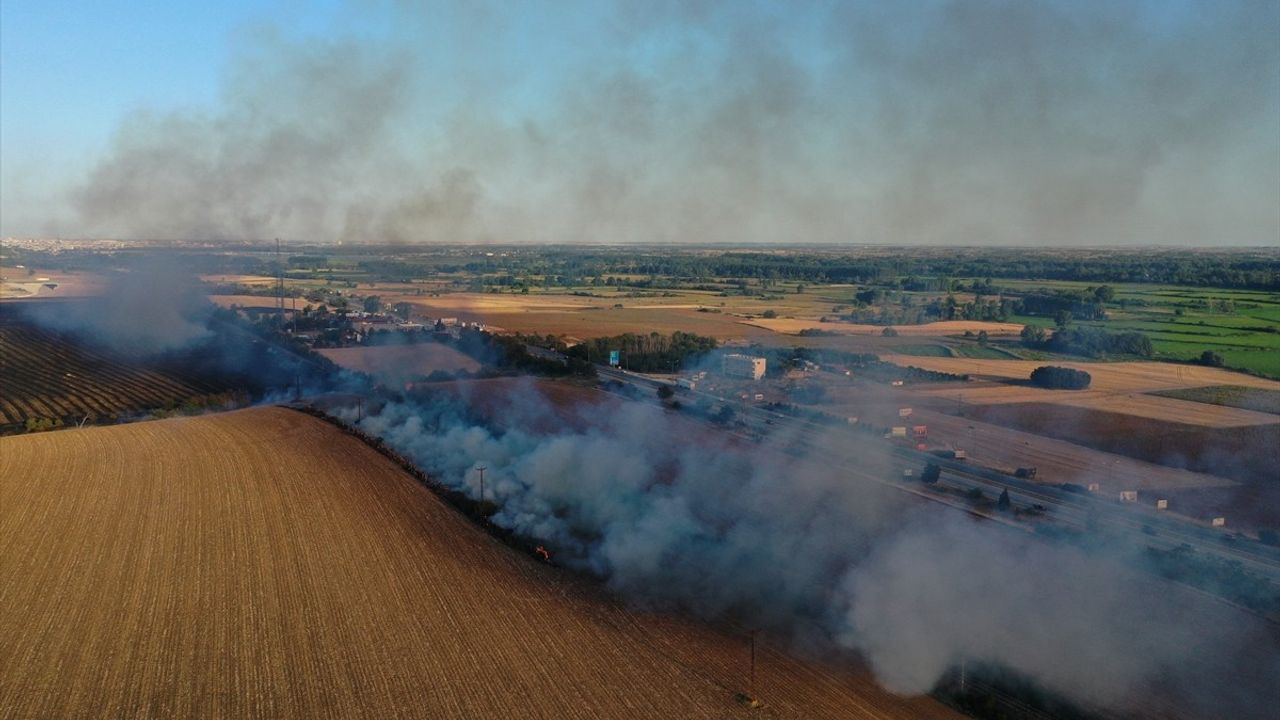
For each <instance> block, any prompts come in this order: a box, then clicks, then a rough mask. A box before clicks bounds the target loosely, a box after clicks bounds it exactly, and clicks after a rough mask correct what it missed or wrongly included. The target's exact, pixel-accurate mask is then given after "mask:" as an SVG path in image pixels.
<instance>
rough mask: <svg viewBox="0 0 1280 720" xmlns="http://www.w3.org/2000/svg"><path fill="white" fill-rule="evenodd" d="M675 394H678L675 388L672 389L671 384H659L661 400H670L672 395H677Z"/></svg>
mask: <svg viewBox="0 0 1280 720" xmlns="http://www.w3.org/2000/svg"><path fill="white" fill-rule="evenodd" d="M675 394H676V391H675V390H672V389H671V386H670V385H659V386H658V399H659V400H669V399H670V398H671V396H672V395H675Z"/></svg>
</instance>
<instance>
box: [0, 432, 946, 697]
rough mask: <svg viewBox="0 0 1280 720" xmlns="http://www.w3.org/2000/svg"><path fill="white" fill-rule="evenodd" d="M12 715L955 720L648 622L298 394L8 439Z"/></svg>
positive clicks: (682, 626) (4, 593) (3, 547)
mask: <svg viewBox="0 0 1280 720" xmlns="http://www.w3.org/2000/svg"><path fill="white" fill-rule="evenodd" d="M0 493H2V496H0V562H2V563H3V567H4V569H5V581H4V582H3V583H0V607H3V608H4V612H3V613H2V614H0V637H3V638H4V642H3V643H2V644H0V716H3V717H13V718H26V717H248V716H253V717H300V718H301V717H342V718H348V717H369V718H385V717H406V716H415V717H432V718H442V717H447V718H477V717H545V718H599V717H628V718H632V717H682V718H686V717H707V718H710V717H735V716H743V717H747V716H751V717H804V718H814V717H841V718H915V717H931V718H946V717H952V716H953V714H952V713H950V712H949V711H947V710H946V709H945V708H942V707H940V706H938V705H937V704H935V703H933V702H932V701H930V700H928V699H916V700H903V699H900V698H896V697H894V696H891V695H889V694H887V693H885V692H884V691H882V690H880V689H878V688H876V687H875V686H874V684H873V683H872V682H871V680H870V679H869V678H868V677H867V676H866V675H865V674H863V673H859V672H855V671H842V672H834V671H831V670H829V669H825V668H823V667H819V666H816V665H813V664H807V663H801V662H799V661H797V660H795V659H792V658H790V657H789V656H787V655H785V654H783V653H781V652H778V651H776V650H774V649H772V648H768V649H765V650H764V651H763V652H762V653H761V656H760V661H759V666H758V670H757V694H758V695H759V696H760V697H762V698H763V699H764V701H765V702H766V703H767V705H766V707H765V708H763V709H762V710H750V709H748V708H746V707H745V706H744V705H742V704H741V703H740V702H738V701H737V700H736V699H735V695H736V694H737V693H738V692H742V691H744V690H745V689H746V683H747V677H746V676H747V667H748V666H747V663H748V650H747V644H746V641H745V639H744V638H743V637H740V636H737V635H735V634H733V633H728V632H721V631H717V630H712V629H709V628H707V627H705V626H702V625H696V624H693V623H690V622H687V621H684V620H681V619H678V618H673V617H668V616H656V615H648V614H638V613H636V612H632V611H629V610H627V609H625V608H623V607H621V606H620V605H618V604H617V603H616V602H614V601H612V600H611V599H609V598H608V597H606V596H604V595H603V593H602V592H601V591H600V590H599V589H598V588H597V587H596V586H595V585H594V584H592V583H590V582H588V581H585V580H582V579H578V578H576V577H573V576H570V575H568V574H567V573H565V572H564V571H562V570H558V569H556V568H554V567H551V566H549V565H546V564H543V563H541V562H539V561H538V560H537V559H535V558H533V557H531V556H528V555H525V554H524V553H522V552H519V551H517V550H514V549H512V548H509V547H507V546H505V545H502V544H500V543H499V542H498V541H497V540H494V539H493V538H491V537H489V536H488V535H486V534H484V533H483V532H482V531H481V530H480V529H478V528H477V527H476V526H474V525H472V524H471V523H470V522H469V521H468V520H466V519H465V518H464V517H462V516H461V515H460V514H458V513H456V512H455V511H454V510H452V509H451V508H449V507H448V506H447V505H445V504H444V503H443V502H442V501H440V500H439V499H438V498H437V497H436V496H435V495H433V494H432V493H431V492H429V491H428V490H427V489H425V488H424V487H423V486H421V485H419V484H417V483H416V482H415V481H414V480H413V479H412V478H411V477H409V476H408V475H407V474H405V473H404V472H403V471H402V470H400V469H399V468H398V467H397V466H395V465H394V464H393V463H392V462H391V461H389V460H387V459H386V458H384V457H383V456H381V455H380V454H378V453H376V452H375V451H374V450H372V449H370V448H369V447H367V446H366V445H364V444H363V443H362V442H360V441H359V440H357V439H355V438H353V437H350V436H348V435H346V434H344V433H343V432H342V431H340V430H339V429H337V428H335V427H333V426H331V425H328V424H326V423H324V422H322V421H319V420H317V419H314V418H312V417H309V416H306V415H303V414H301V413H295V412H293V411H290V410H285V409H279V408H260V409H253V410H243V411H238V412H232V413H224V414H220V415H211V416H204V417H199V418H175V419H170V420H163V421H155V422H146V423H137V424H132V425H123V426H114V427H102V428H86V429H79V430H65V431H61V432H55V433H44V434H36V435H24V436H15V437H7V438H2V439H0Z"/></svg>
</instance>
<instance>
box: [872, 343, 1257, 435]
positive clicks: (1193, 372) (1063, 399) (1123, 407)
mask: <svg viewBox="0 0 1280 720" xmlns="http://www.w3.org/2000/svg"><path fill="white" fill-rule="evenodd" d="M884 359H885V360H888V361H889V362H892V363H895V364H898V365H915V366H916V367H922V368H925V369H927V370H939V371H942V372H951V373H967V374H969V375H971V376H972V377H973V379H974V380H978V381H980V382H973V383H969V384H966V385H953V386H943V385H938V386H934V387H931V388H928V389H922V390H919V391H918V392H920V393H923V394H925V395H930V396H935V397H940V398H948V399H951V400H959V399H963V401H964V402H965V403H968V404H971V405H1001V404H1009V403H1033V402H1034V403H1052V404H1055V405H1069V406H1073V407H1081V408H1090V409H1096V410H1105V411H1107V412H1113V413H1120V414H1124V415H1133V416H1136V417H1143V418H1150V419H1153V420H1168V421H1174V422H1182V423H1187V424H1190V425H1202V426H1204V427H1243V426H1247V425H1267V424H1271V423H1274V422H1276V416H1275V415H1272V414H1268V413H1264V412H1258V411H1255V410H1245V409H1242V408H1235V407H1227V406H1224V405H1212V404H1209V403H1202V402H1194V401H1192V400H1182V399H1178V398H1173V397H1167V396H1163V395H1149V394H1146V393H1152V392H1160V391H1165V390H1172V389H1179V388H1190V387H1203V386H1208V385H1225V384H1228V383H1234V384H1236V385H1240V386H1247V387H1251V388H1261V389H1270V390H1275V389H1280V383H1278V382H1276V381H1274V380H1266V379H1263V378H1256V377H1253V376H1250V375H1244V374H1241V373H1233V372H1230V371H1227V370H1219V369H1216V368H1207V367H1197V366H1188V365H1172V364H1168V363H1156V362H1116V363H1103V362H1099V363H1084V362H1059V361H1052V362H1042V361H1034V360H982V359H974V358H936V357H916V356H908V355H886V356H884ZM1043 365H1059V366H1064V367H1071V368H1076V369H1079V370H1084V371H1085V372H1087V373H1089V375H1090V376H1092V378H1093V381H1092V383H1091V384H1090V386H1089V389H1088V390H1069V391H1068V390H1046V389H1044V388H1039V387H1035V386H1033V385H1031V384H1030V383H1029V382H1028V381H1027V379H1028V378H1029V377H1030V376H1031V371H1032V370H1035V369H1036V368H1038V367H1041V366H1043ZM983 381H985V382H983Z"/></svg>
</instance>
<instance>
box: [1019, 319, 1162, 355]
mask: <svg viewBox="0 0 1280 720" xmlns="http://www.w3.org/2000/svg"><path fill="white" fill-rule="evenodd" d="M1021 337H1022V344H1023V345H1025V346H1026V347H1029V348H1033V349H1036V350H1049V351H1052V352H1059V353H1065V354H1067V355H1083V356H1085V357H1101V356H1103V355H1138V356H1141V357H1151V355H1153V354H1154V353H1155V348H1154V347H1153V346H1152V344H1151V338H1149V337H1147V336H1146V335H1144V334H1142V333H1140V332H1137V331H1135V330H1127V331H1124V332H1108V331H1106V330H1102V329H1099V328H1094V327H1087V326H1083V327H1059V328H1058V329H1056V330H1054V331H1053V334H1052V335H1049V334H1048V333H1047V332H1046V331H1045V329H1044V328H1042V327H1039V326H1036V325H1026V326H1024V327H1023V328H1022V334H1021Z"/></svg>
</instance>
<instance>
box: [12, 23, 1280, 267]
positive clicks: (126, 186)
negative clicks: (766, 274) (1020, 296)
mask: <svg viewBox="0 0 1280 720" xmlns="http://www.w3.org/2000/svg"><path fill="white" fill-rule="evenodd" d="M1278 21H1280V3H1275V2H1265V1H1264V2H1253V3H1251V2H1249V1H1248V0H1240V1H1239V2H1235V1H1234V0H1223V2H1214V1H1211V0H1168V1H1164V0H1160V1H1156V0H1144V1H1142V2H1133V3H1117V2H1111V1H1110V0H1079V1H1075V0H1045V1H1044V2H1030V1H1028V2H1016V3H1003V2H995V1H994V0H993V1H984V0H972V1H970V2H951V1H949V0H921V2H919V3H910V4H907V3H901V2H883V3H878V2H870V1H868V2H835V1H834V0H814V1H813V2H773V1H771V0H741V1H733V2H714V1H711V2H702V3H695V2H678V1H675V0H671V1H665V0H655V1H654V2H628V1H626V0H620V1H616V2H604V1H600V2H597V1H594V0H566V2H509V3H508V2H497V1H487V0H469V1H462V0H459V1H457V2H449V1H446V0H440V1H437V2H423V3H417V2H410V3H406V2H397V1H396V0H318V1H316V2H304V1H302V0H280V1H278V2H270V1H268V2H245V1H244V0H228V1H226V2H216V3H210V2H201V3H195V2H168V3H138V2H122V1H119V0H104V1H102V2H66V1H65V0H46V1H43V2H35V1H33V0H5V2H3V3H2V4H0V233H2V234H13V235H37V234H44V233H56V234H64V235H69V236H79V235H91V234H114V235H139V236H151V235H156V234H211V235H216V236H237V235H253V234H256V233H265V234H269V235H274V234H285V235H290V234H297V235H308V236H312V235H315V236H323V237H326V238H329V239H336V238H337V237H338V236H340V235H343V234H344V233H345V234H347V235H353V234H354V235H358V236H361V237H366V236H367V237H369V238H370V239H373V236H374V235H379V234H387V233H390V234H392V235H396V236H399V235H403V236H404V238H405V239H415V238H418V239H434V238H438V237H441V233H446V234H448V235H449V236H450V237H459V238H463V239H477V240H501V239H512V240H535V239H542V240H545V239H568V240H590V239H599V240H616V241H622V240H638V239H645V238H646V237H648V238H649V239H655V240H678V239H682V238H685V237H699V238H702V239H732V238H734V237H741V238H744V239H752V240H760V241H768V240H776V241H784V240H803V239H809V240H821V241H840V240H850V241H868V242H878V241H894V240H901V241H904V242H943V241H949V240H955V241H975V242H980V241H985V240H989V241H992V242H1035V241H1037V238H1042V239H1043V241H1047V242H1076V243H1082V244H1084V243H1088V242H1090V241H1092V242H1095V243H1110V242H1162V241H1167V242H1174V243H1179V244H1200V243H1201V242H1203V243H1204V244H1215V243H1219V242H1230V243H1251V244H1257V243H1259V242H1261V243H1272V242H1275V243H1280V238H1277V237H1276V235H1277V234H1280V208H1276V207H1275V206H1276V203H1275V202H1274V200H1273V198H1274V193H1273V191H1276V192H1280V170H1278V169H1276V166H1280V110H1278V109H1277V108H1278V107H1280V99H1278V97H1280V91H1278V88H1280V59H1278V58H1280V39H1277V36H1276V33H1275V32H1274V31H1275V28H1276V26H1277V22H1278ZM347 46H350V47H354V48H356V49H355V50H353V51H351V52H350V53H349V54H347V55H341V52H342V48H343V47H347ZM350 47H349V48H348V49H350ZM326 53H330V55H326ZM326 57H340V59H339V60H338V61H337V62H338V64H337V65H326V64H325V62H326V60H325V58H326ZM316 68H322V72H327V73H331V74H334V75H335V78H334V80H333V82H332V84H331V87H329V84H328V83H327V81H325V80H324V79H321V80H319V81H317V80H316V78H314V77H308V76H306V73H307V72H308V70H309V69H310V70H315V69H316ZM338 68H344V70H343V72H346V71H347V70H349V77H346V78H345V80H344V79H343V78H339V77H337V75H340V74H342V73H341V72H339V70H338ZM396 72H399V73H400V75H395V73H396ZM393 75H394V78H393V77H392V76H393ZM389 78H391V79H389ZM380 80H385V81H386V82H387V83H389V85H388V86H387V89H386V95H385V96H380V95H377V94H376V93H374V92H372V90H371V88H376V83H377V82H379V81H380ZM255 83H257V84H256V85H255ZM344 83H345V84H344ZM326 92H331V93H332V95H333V97H327V96H326V95H325V93H326ZM378 98H382V99H383V100H385V101H386V107H381V106H378V107H375V106H374V105H372V104H371V105H370V107H369V113H368V115H369V117H368V123H365V124H361V123H359V122H357V121H358V120H359V119H360V118H358V117H357V118H355V119H353V118H350V117H347V116H346V115H345V114H344V113H345V112H346V111H348V110H349V109H350V106H351V105H352V104H353V103H375V102H377V100H378ZM291 104H292V105H291ZM299 108H301V109H299ZM143 115H146V117H148V118H150V120H139V117H141V116H143ZM322 117H323V119H324V120H325V122H327V123H329V125H331V126H332V127H331V128H330V129H331V130H332V131H333V132H334V133H338V134H337V135H336V136H334V137H329V138H320V137H318V136H317V135H316V133H317V132H319V131H317V130H315V127H316V126H324V125H325V122H315V121H318V120H320V119H321V118H322ZM246 118H248V119H246ZM299 118H302V120H303V121H301V122H300V121H299ZM175 125H181V126H182V129H180V130H175V129H174V127H175ZM183 133H185V134H183ZM286 136H288V137H293V138H294V139H295V140H298V141H299V142H302V141H305V143H309V147H312V148H313V150H314V151H315V153H316V154H315V155H312V156H308V157H307V158H306V159H305V161H299V160H298V159H297V158H296V157H292V158H286V159H288V160H289V161H290V163H291V164H290V163H286V162H285V161H284V159H281V157H280V156H279V155H277V154H272V153H274V152H277V151H278V150H279V147H280V143H279V138H281V137H286ZM269 137H274V138H275V140H270V139H269ZM122 138H123V139H122ZM348 141H349V142H348ZM305 143H304V144H305ZM347 145H349V146H350V147H352V148H358V152H357V151H356V150H352V151H351V153H350V155H349V156H348V155H344V153H343V152H342V147H343V146H347ZM267 157H269V158H271V160H272V162H273V163H275V164H273V165H272V166H271V167H273V168H279V169H277V170H275V171H274V172H275V173H276V174H275V175H274V176H272V177H270V178H267V179H265V180H261V181H260V183H261V185H260V187H252V185H253V183H254V182H258V181H256V180H255V179H254V178H252V177H249V178H246V177H241V176H239V175H237V174H236V172H238V169H239V168H243V167H244V166H245V165H247V164H251V162H252V161H254V160H256V159H257V158H267ZM148 158H149V159H151V160H155V159H158V158H170V159H172V163H171V166H172V167H173V168H178V169H179V170H175V171H174V174H166V173H165V172H162V171H161V168H159V167H157V166H156V165H154V164H152V165H147V164H145V162H144V160H145V159H148ZM290 172H293V173H295V174H293V175H290V174H289V173H290ZM391 176H394V177H395V178H396V183H395V184H394V185H390V184H386V181H385V178H387V177H391ZM317 177H321V178H334V181H333V182H332V184H330V185H325V186H323V187H313V186H314V185H317V183H315V182H313V181H314V180H315V179H316V178H317ZM339 180H340V182H339ZM319 185H323V183H320V184H319ZM228 186H237V187H239V186H247V187H251V188H252V189H250V190H248V191H246V192H244V193H228V192H224V191H222V189H224V188H226V187H228ZM304 186H307V187H305V188H304ZM86 187H93V188H95V192H96V189H98V188H100V189H101V192H98V193H97V194H96V195H94V196H93V197H91V198H88V199H86V198H85V196H84V193H83V190H84V189H85V188H86ZM405 187H410V189H409V190H404V191H403V192H402V193H401V194H399V195H396V192H397V188H405ZM373 196H377V197H386V198H387V199H386V200H385V201H382V202H373V201H371V200H369V198H370V197H373ZM1269 196H1270V197H1271V198H1272V199H1271V200H1268V197H1269ZM1193 204H1194V205H1195V206H1196V208H1195V210H1194V212H1193V211H1192V210H1191V206H1192V205H1193ZM319 206H324V207H325V210H324V211H323V213H320V214H317V213H316V212H314V208H316V207H319ZM174 208H177V209H178V210H179V211H180V212H170V210H171V209H174ZM300 208H312V209H313V210H312V211H308V212H310V213H311V214H310V216H308V220H307V222H305V223H302V222H300V217H302V216H303V214H304V213H303V211H302V210H301V209H300ZM406 208H416V209H414V210H412V211H408V210H406ZM321 215H323V217H321ZM530 227H535V228H540V229H541V230H540V231H539V232H530V231H528V228H530ZM646 232H649V233H651V235H646V234H645V233H646ZM722 236H723V237H722Z"/></svg>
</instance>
